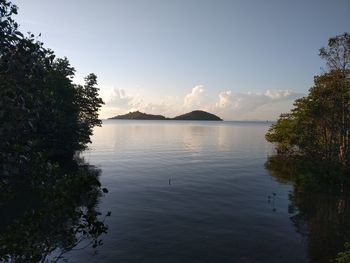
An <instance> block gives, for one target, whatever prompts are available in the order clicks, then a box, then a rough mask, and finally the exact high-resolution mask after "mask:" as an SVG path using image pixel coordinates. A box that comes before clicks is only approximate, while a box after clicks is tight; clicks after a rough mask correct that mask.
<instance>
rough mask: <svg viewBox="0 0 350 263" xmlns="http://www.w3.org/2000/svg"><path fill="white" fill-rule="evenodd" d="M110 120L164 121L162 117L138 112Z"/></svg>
mask: <svg viewBox="0 0 350 263" xmlns="http://www.w3.org/2000/svg"><path fill="white" fill-rule="evenodd" d="M110 119H116V120H166V119H167V118H165V117H164V116H162V115H152V114H147V113H143V112H139V111H134V112H129V113H127V114H124V115H118V116H115V117H112V118H110Z"/></svg>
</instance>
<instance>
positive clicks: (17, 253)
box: [0, 163, 110, 262]
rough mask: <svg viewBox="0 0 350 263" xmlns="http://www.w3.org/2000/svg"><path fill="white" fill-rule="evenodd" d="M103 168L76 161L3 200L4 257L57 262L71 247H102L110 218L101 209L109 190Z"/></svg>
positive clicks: (0, 238)
mask: <svg viewBox="0 0 350 263" xmlns="http://www.w3.org/2000/svg"><path fill="white" fill-rule="evenodd" d="M99 174H100V171H99V170H97V169H95V168H94V167H92V166H88V165H87V164H81V163H80V164H79V165H78V164H75V163H73V164H71V165H70V168H69V170H67V169H66V170H65V171H64V172H63V171H61V170H60V171H57V173H56V174H55V176H57V177H56V178H55V179H53V180H52V182H51V183H50V182H46V184H45V185H42V186H37V187H36V188H35V190H33V189H29V188H27V187H26V186H23V187H21V189H19V188H17V189H16V192H14V193H13V194H11V195H10V196H6V198H4V197H3V198H2V200H0V201H1V202H0V211H1V218H0V261H1V262H57V261H59V260H61V259H64V257H65V254H66V253H67V252H68V251H72V250H82V249H84V248H85V247H93V248H95V249H96V248H97V247H98V246H100V245H102V240H101V235H102V234H104V233H107V229H108V228H107V225H106V224H105V222H104V221H105V217H106V216H109V215H110V214H107V215H106V216H103V215H102V214H101V213H99V212H98V210H97V209H96V207H97V204H98V202H99V198H100V196H101V195H102V193H103V192H104V191H105V192H106V190H105V189H103V188H101V187H100V182H99V179H98V177H99Z"/></svg>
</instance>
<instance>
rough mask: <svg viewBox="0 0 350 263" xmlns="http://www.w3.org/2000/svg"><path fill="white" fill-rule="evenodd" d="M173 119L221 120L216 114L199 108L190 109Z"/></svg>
mask: <svg viewBox="0 0 350 263" xmlns="http://www.w3.org/2000/svg"><path fill="white" fill-rule="evenodd" d="M173 120H183V121H222V119H221V118H219V117H218V116H216V115H214V114H212V113H209V112H206V111H201V110H195V111H191V112H189V113H186V114H183V115H180V116H177V117H175V118H173Z"/></svg>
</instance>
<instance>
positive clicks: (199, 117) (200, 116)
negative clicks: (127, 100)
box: [108, 110, 222, 121]
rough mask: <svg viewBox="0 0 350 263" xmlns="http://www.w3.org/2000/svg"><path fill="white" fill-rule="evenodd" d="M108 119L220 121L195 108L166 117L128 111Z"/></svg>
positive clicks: (212, 115) (210, 114)
mask: <svg viewBox="0 0 350 263" xmlns="http://www.w3.org/2000/svg"><path fill="white" fill-rule="evenodd" d="M108 120H184V121H222V119H221V118H220V117H218V116H216V115H214V114H212V113H209V112H206V111H201V110H195V111H191V112H189V113H186V114H182V115H179V116H176V117H174V118H167V117H165V116H163V115H153V114H147V113H143V112H140V111H134V112H129V113H127V114H124V115H118V116H115V117H112V118H109V119H108Z"/></svg>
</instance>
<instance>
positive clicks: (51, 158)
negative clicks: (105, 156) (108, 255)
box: [0, 0, 110, 262]
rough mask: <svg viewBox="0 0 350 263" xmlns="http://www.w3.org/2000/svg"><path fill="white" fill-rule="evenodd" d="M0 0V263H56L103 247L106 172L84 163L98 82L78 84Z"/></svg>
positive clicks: (67, 66) (90, 78)
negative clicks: (102, 173) (75, 253)
mask: <svg viewBox="0 0 350 263" xmlns="http://www.w3.org/2000/svg"><path fill="white" fill-rule="evenodd" d="M17 10H18V8H17V6H16V5H14V4H13V3H11V2H10V1H8V0H0V105H1V107H0V123H1V125H0V135H1V140H0V167H1V171H0V211H1V215H2V216H1V219H0V261H1V262H57V261H59V260H62V259H63V258H64V254H65V253H67V252H69V251H72V250H76V249H83V248H85V247H92V248H93V249H96V248H97V247H98V246H100V245H102V240H101V235H103V234H106V233H107V230H108V226H107V225H106V224H105V218H106V217H107V216H110V213H109V212H108V213H106V214H105V215H102V213H101V212H99V211H98V209H97V204H98V203H99V199H100V198H101V196H102V195H103V194H104V193H106V192H107V189H105V188H102V186H101V184H100V182H99V175H100V172H99V170H97V169H96V168H95V167H93V166H90V165H89V164H88V163H86V162H84V160H81V159H80V158H79V153H80V152H81V151H83V150H85V149H86V148H87V144H88V143H90V142H91V140H90V136H91V135H92V133H93V128H94V127H95V126H100V125H101V123H102V121H101V120H100V119H99V118H98V111H99V109H100V108H101V106H102V104H103V101H102V99H101V98H100V97H99V95H98V92H99V89H98V87H97V77H96V75H95V74H93V73H92V74H89V75H88V76H87V77H86V78H85V84H84V85H78V84H74V83H73V82H72V79H73V77H74V75H75V74H74V73H75V69H74V68H73V67H72V66H71V65H70V63H69V61H68V59H67V58H57V57H56V56H55V54H54V52H53V51H52V50H50V49H48V48H46V47H44V44H43V43H42V42H40V41H39V40H38V37H40V35H39V36H35V35H34V34H31V33H28V34H23V33H22V32H20V30H19V25H18V24H17V23H16V22H15V20H14V19H13V16H14V15H17Z"/></svg>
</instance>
